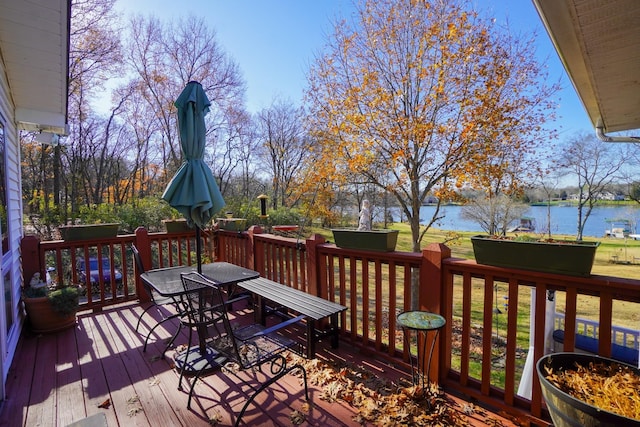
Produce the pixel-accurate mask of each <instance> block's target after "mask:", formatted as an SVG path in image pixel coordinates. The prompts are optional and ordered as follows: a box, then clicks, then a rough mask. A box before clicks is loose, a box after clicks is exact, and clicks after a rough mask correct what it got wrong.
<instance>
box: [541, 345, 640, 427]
mask: <svg viewBox="0 0 640 427" xmlns="http://www.w3.org/2000/svg"><path fill="white" fill-rule="evenodd" d="M536 370H537V373H538V378H539V380H540V386H541V387H542V395H543V397H544V400H545V402H546V404H547V408H548V409H549V414H550V415H551V419H552V420H553V424H554V425H555V426H556V427H564V426H578V425H580V426H593V427H596V426H616V427H617V426H640V391H639V390H640V369H638V368H637V367H634V366H631V365H628V364H626V363H621V362H618V361H615V360H612V359H608V358H605V357H601V356H597V355H593V354H582V353H571V352H569V353H554V354H549V355H546V356H544V357H542V358H541V359H540V360H539V361H538V363H537V364H536Z"/></svg>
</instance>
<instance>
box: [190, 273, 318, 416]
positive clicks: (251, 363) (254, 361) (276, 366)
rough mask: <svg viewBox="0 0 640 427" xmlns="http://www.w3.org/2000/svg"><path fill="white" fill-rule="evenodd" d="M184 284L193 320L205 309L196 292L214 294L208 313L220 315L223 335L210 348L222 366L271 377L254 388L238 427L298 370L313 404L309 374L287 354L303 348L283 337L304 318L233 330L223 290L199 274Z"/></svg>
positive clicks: (244, 326)
mask: <svg viewBox="0 0 640 427" xmlns="http://www.w3.org/2000/svg"><path fill="white" fill-rule="evenodd" d="M182 283H183V285H184V288H185V296H186V304H187V306H189V307H191V309H190V310H189V312H190V313H191V315H192V316H197V315H198V314H199V312H198V310H199V305H201V301H199V300H198V292H195V290H200V289H202V288H203V287H207V289H210V291H211V292H210V297H211V301H210V304H209V305H208V306H207V307H206V309H207V310H214V311H216V313H217V314H216V315H215V317H216V319H217V323H218V326H219V327H220V330H221V333H219V335H218V336H216V337H214V338H212V339H211V341H209V342H208V343H207V345H208V346H209V347H211V348H212V349H214V350H215V351H217V352H218V353H219V354H220V356H221V358H222V361H221V364H227V363H233V364H235V366H236V367H237V370H238V371H250V370H252V369H258V370H260V371H261V372H263V373H265V371H266V372H268V373H270V374H271V376H270V378H268V379H267V380H266V381H265V382H263V383H262V384H260V386H259V387H257V388H256V387H254V386H253V385H250V387H251V390H252V391H253V394H251V395H250V396H249V398H248V399H247V401H246V402H245V404H244V406H243V407H242V410H241V411H240V413H239V414H238V416H237V417H236V422H235V425H236V426H237V425H238V423H239V422H240V420H241V418H242V416H243V415H244V413H245V411H246V409H247V407H248V406H249V404H251V402H253V400H254V399H255V398H256V396H257V395H258V394H259V393H261V392H262V391H264V390H266V389H267V388H268V387H269V386H270V385H271V384H274V383H275V382H276V381H278V380H279V379H281V378H282V377H283V376H285V375H286V374H287V373H289V372H292V371H294V370H296V369H300V371H301V372H302V377H303V382H304V393H305V398H306V399H307V400H309V392H308V387H307V373H306V371H305V369H304V367H303V366H302V365H300V364H295V365H290V366H287V358H286V357H285V351H286V350H296V349H295V347H298V348H297V351H298V353H300V345H299V344H298V343H297V342H296V341H294V340H292V339H290V338H287V337H285V336H283V335H282V332H283V328H285V327H287V326H289V325H291V324H293V323H297V322H300V321H301V320H302V319H304V316H298V317H294V318H292V319H289V320H287V321H284V322H281V323H278V324H276V325H274V326H271V327H265V326H263V325H261V324H259V323H251V324H248V325H242V326H239V327H235V326H236V325H234V327H232V325H231V322H230V320H229V314H228V312H229V311H230V308H229V307H230V305H229V301H225V299H224V292H223V290H222V289H220V287H219V286H216V284H215V283H214V282H211V281H209V280H208V279H207V278H206V277H204V276H202V275H200V274H198V273H188V274H183V275H182ZM194 321H195V319H194ZM263 366H268V367H269V368H268V369H264V370H263V369H262V368H263ZM225 372H228V373H229V374H231V375H233V374H234V371H233V370H228V369H225ZM234 376H235V378H237V379H238V380H239V381H241V382H244V380H243V379H242V378H240V376H239V375H237V374H235V375H234ZM201 377H202V373H201V372H198V373H196V375H195V376H194V378H193V380H192V382H191V388H190V389H189V399H188V402H187V408H191V398H192V397H193V392H194V388H195V385H196V383H197V381H198V379H202V378H201Z"/></svg>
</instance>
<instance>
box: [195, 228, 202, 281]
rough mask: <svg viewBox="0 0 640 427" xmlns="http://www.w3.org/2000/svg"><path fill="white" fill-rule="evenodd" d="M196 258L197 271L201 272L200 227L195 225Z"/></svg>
mask: <svg viewBox="0 0 640 427" xmlns="http://www.w3.org/2000/svg"><path fill="white" fill-rule="evenodd" d="M196 258H198V273H199V274H202V243H201V242H200V227H198V226H197V225H196Z"/></svg>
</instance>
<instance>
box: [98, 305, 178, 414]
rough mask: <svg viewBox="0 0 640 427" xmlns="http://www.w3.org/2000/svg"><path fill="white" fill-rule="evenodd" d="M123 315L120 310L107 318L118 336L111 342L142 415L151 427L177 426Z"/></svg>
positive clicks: (134, 335) (136, 336) (171, 410)
mask: <svg viewBox="0 0 640 427" xmlns="http://www.w3.org/2000/svg"><path fill="white" fill-rule="evenodd" d="M126 314H127V312H126V311H125V310H122V311H120V312H119V313H118V316H113V317H111V319H113V320H114V321H113V324H112V333H114V334H115V333H117V334H118V339H116V340H114V342H115V347H116V350H117V351H118V352H119V354H121V355H122V359H123V362H124V366H125V368H126V370H127V373H128V375H129V378H130V380H131V382H132V383H133V384H134V387H135V390H136V396H137V397H138V399H139V402H140V409H141V410H142V409H144V411H143V414H142V415H146V417H147V419H148V421H149V423H150V424H151V425H152V426H158V425H180V420H179V419H178V417H177V415H176V414H175V412H174V411H173V409H172V406H171V405H170V404H169V402H168V401H167V399H166V397H165V394H164V393H163V392H162V390H161V388H160V387H158V384H159V382H158V381H157V378H156V377H155V375H154V374H153V372H152V370H151V367H150V366H149V365H148V364H147V363H146V360H145V358H144V357H143V353H142V352H141V351H140V350H141V348H142V341H141V340H140V339H139V336H138V335H137V334H131V331H132V328H131V327H130V325H128V322H127V320H128V318H127V316H126ZM134 416H137V415H134Z"/></svg>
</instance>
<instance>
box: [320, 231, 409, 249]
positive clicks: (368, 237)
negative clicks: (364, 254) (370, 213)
mask: <svg viewBox="0 0 640 427" xmlns="http://www.w3.org/2000/svg"><path fill="white" fill-rule="evenodd" d="M331 231H332V232H333V239H334V240H335V242H336V246H338V247H339V248H344V249H360V250H363V251H378V252H391V251H394V250H395V249H396V243H397V242H398V230H369V231H360V230H355V229H346V228H337V229H333V230H331Z"/></svg>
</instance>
